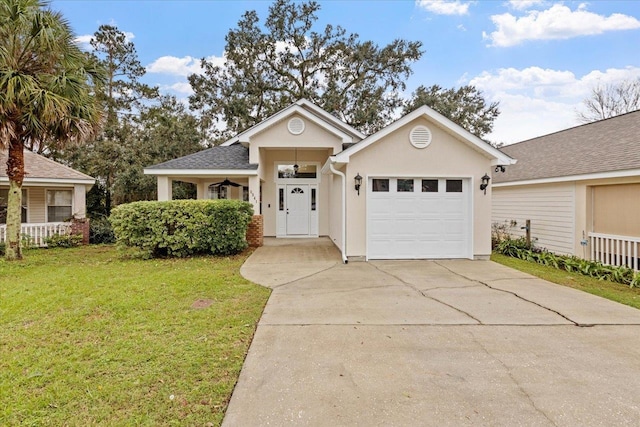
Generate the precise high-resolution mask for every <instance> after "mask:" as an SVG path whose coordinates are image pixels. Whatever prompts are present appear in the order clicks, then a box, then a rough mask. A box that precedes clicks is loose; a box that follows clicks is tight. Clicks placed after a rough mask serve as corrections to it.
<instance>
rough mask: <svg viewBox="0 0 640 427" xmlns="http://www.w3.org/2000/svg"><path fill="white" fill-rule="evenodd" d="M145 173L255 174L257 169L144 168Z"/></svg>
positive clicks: (192, 175) (188, 174) (164, 174)
mask: <svg viewBox="0 0 640 427" xmlns="http://www.w3.org/2000/svg"><path fill="white" fill-rule="evenodd" d="M144 174H145V175H158V176H175V177H178V176H191V177H194V176H201V177H208V176H221V175H224V176H255V175H258V170H257V169H144Z"/></svg>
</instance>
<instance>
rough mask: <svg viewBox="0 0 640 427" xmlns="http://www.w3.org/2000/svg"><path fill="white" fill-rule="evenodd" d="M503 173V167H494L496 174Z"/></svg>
mask: <svg viewBox="0 0 640 427" xmlns="http://www.w3.org/2000/svg"><path fill="white" fill-rule="evenodd" d="M504 171H505V167H504V166H503V165H498V166H496V173H498V172H502V173H504Z"/></svg>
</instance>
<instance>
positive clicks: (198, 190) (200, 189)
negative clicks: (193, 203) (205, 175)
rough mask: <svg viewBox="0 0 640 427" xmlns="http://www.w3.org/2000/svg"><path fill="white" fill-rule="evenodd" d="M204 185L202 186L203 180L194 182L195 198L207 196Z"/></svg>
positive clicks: (200, 198)
mask: <svg viewBox="0 0 640 427" xmlns="http://www.w3.org/2000/svg"><path fill="white" fill-rule="evenodd" d="M206 190H207V189H206V187H205V186H204V181H199V182H198V183H197V184H196V199H198V200H202V199H206V198H207V193H206Z"/></svg>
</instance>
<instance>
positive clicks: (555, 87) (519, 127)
mask: <svg viewBox="0 0 640 427" xmlns="http://www.w3.org/2000/svg"><path fill="white" fill-rule="evenodd" d="M634 78H640V67H627V68H612V69H607V70H593V71H591V72H589V73H587V74H585V75H583V76H576V75H575V74H574V73H572V72H571V71H563V70H552V69H543V68H540V67H529V68H524V69H520V70H519V69H515V68H503V69H499V70H497V71H491V72H490V71H484V72H482V73H481V74H479V75H478V76H476V77H473V78H472V79H470V80H469V81H468V84H470V85H474V86H475V87H476V88H478V89H480V90H482V91H483V93H484V96H485V98H486V99H487V100H489V101H491V102H493V101H498V102H500V111H501V114H500V116H499V117H498V119H497V120H496V121H495V125H494V130H493V132H492V133H491V134H489V135H487V137H486V138H487V139H489V140H490V141H495V142H505V143H507V144H510V143H514V142H518V141H523V140H525V139H530V138H534V137H536V136H540V135H546V134H548V133H551V132H556V131H558V130H562V129H566V128H568V127H572V126H576V125H578V124H579V122H578V120H577V114H576V112H577V111H580V110H582V108H583V105H582V101H583V100H584V99H585V98H587V97H588V96H589V95H590V93H591V89H592V88H593V87H595V86H596V85H598V84H612V83H619V82H621V81H623V80H627V79H634Z"/></svg>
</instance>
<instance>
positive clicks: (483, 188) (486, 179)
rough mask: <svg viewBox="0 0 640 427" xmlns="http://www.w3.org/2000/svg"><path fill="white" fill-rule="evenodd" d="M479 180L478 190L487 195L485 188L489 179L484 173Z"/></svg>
mask: <svg viewBox="0 0 640 427" xmlns="http://www.w3.org/2000/svg"><path fill="white" fill-rule="evenodd" d="M480 179H481V180H482V184H480V189H481V190H482V191H484V194H487V187H488V186H489V180H490V179H491V177H490V176H489V175H487V174H486V173H485V174H484V176H483V177H482V178H480Z"/></svg>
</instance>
